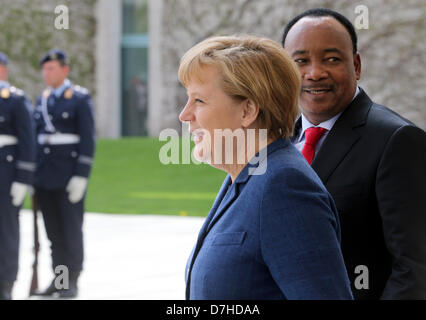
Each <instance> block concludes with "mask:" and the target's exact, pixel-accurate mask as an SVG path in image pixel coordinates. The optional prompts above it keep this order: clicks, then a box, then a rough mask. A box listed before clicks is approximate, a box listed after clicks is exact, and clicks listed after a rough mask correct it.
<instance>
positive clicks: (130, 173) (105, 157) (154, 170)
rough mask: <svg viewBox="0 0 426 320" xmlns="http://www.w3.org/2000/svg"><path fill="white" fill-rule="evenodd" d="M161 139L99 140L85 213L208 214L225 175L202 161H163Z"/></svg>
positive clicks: (162, 142) (162, 143)
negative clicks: (165, 162) (192, 162)
mask: <svg viewBox="0 0 426 320" xmlns="http://www.w3.org/2000/svg"><path fill="white" fill-rule="evenodd" d="M165 143H166V142H164V141H159V140H158V139H156V138H124V139H120V140H98V142H97V149H96V156H95V163H94V166H93V170H92V175H91V179H90V182H89V189H88V197H87V201H86V211H89V212H103V213H130V214H164V215H188V216H205V215H207V214H208V212H209V210H210V207H211V205H212V204H213V201H214V199H215V197H216V194H217V192H218V190H219V188H220V186H221V183H222V181H223V179H224V178H225V175H226V174H225V173H224V172H223V171H219V170H217V169H214V168H212V167H210V166H208V165H205V164H200V165H196V164H173V165H164V164H162V163H161V162H160V160H159V151H160V148H161V147H162V146H163V145H164V144H165ZM28 203H29V202H28V199H27V202H26V206H27V207H28Z"/></svg>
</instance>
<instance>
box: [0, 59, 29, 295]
mask: <svg viewBox="0 0 426 320" xmlns="http://www.w3.org/2000/svg"><path fill="white" fill-rule="evenodd" d="M7 63H8V59H7V56H6V55H5V54H3V53H0V300H10V299H11V292H12V287H13V283H14V282H15V280H16V276H17V273H18V255H19V215H18V214H19V210H20V209H21V206H22V202H23V201H24V198H25V194H26V192H27V190H28V187H29V186H30V185H32V182H33V176H34V172H35V168H36V164H35V136H34V126H33V124H32V120H31V110H30V108H31V107H30V106H29V103H28V100H27V99H25V96H24V93H23V91H22V90H19V89H17V88H15V87H12V86H10V85H9V83H8V82H7V77H8V70H7Z"/></svg>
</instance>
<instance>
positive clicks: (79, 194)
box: [66, 176, 87, 203]
mask: <svg viewBox="0 0 426 320" xmlns="http://www.w3.org/2000/svg"><path fill="white" fill-rule="evenodd" d="M86 187H87V178H84V177H80V176H74V177H72V178H71V179H70V181H69V182H68V185H67V188H66V190H67V191H68V193H69V195H68V199H69V201H70V202H71V203H77V202H79V201H80V200H81V199H83V196H84V192H85V191H86Z"/></svg>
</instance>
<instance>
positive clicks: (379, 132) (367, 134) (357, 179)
mask: <svg viewBox="0 0 426 320" xmlns="http://www.w3.org/2000/svg"><path fill="white" fill-rule="evenodd" d="M300 129H301V119H300V118H299V119H298V121H297V123H296V128H295V137H297V136H298V135H299V133H300ZM312 168H313V169H314V170H315V171H316V172H317V174H318V175H319V177H320V178H321V180H322V181H323V183H324V185H325V186H326V188H327V189H328V191H329V192H330V193H331V195H332V196H333V198H334V200H335V203H336V206H337V209H338V211H339V218H340V221H341V229H342V251H343V256H344V259H345V264H346V267H347V271H348V274H349V278H350V280H351V286H352V291H353V294H354V298H355V299H379V298H382V299H426V134H425V132H424V131H423V130H421V129H419V128H417V127H416V126H414V125H413V124H412V123H411V122H409V121H408V120H406V119H404V118H402V117H401V116H399V115H398V114H396V113H395V112H393V111H391V110H390V109H388V108H386V107H384V106H381V105H378V104H376V103H374V102H372V101H371V100H370V98H369V97H368V96H367V94H366V93H365V92H364V91H363V90H361V92H360V93H359V94H358V96H357V97H356V98H355V99H354V100H353V101H352V103H351V104H350V105H349V106H348V107H347V108H346V109H345V111H344V112H343V113H342V115H341V116H340V117H339V119H338V120H337V121H336V123H335V124H334V126H333V128H332V129H331V130H330V132H329V133H328V135H327V137H326V139H325V140H324V143H323V145H322V147H321V149H320V150H319V152H318V153H317V155H316V157H315V159H314V161H313V162H312ZM359 265H363V266H367V268H368V271H369V272H368V276H369V278H368V286H369V289H357V288H356V286H355V280H356V279H357V277H358V279H357V280H358V282H359V283H358V288H359V287H360V284H364V285H366V284H367V283H366V282H365V281H360V280H365V278H364V277H365V275H366V273H365V269H364V270H362V271H361V270H357V273H355V268H356V267H357V266H359ZM361 268H363V267H361ZM360 276H362V277H361V278H359V277H360Z"/></svg>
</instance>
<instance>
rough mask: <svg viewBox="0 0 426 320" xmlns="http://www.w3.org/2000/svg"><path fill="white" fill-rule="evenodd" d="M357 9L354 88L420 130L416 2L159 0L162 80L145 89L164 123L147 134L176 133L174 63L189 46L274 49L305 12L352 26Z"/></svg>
mask: <svg viewBox="0 0 426 320" xmlns="http://www.w3.org/2000/svg"><path fill="white" fill-rule="evenodd" d="M152 2H156V1H155V0H153V1H152ZM359 4H363V5H366V6H367V8H368V10H369V28H368V29H367V30H357V33H358V37H359V51H360V54H361V56H362V65H363V72H362V79H361V81H360V85H361V86H362V87H363V88H364V89H366V91H367V93H368V94H369V95H370V96H371V97H372V98H373V100H374V101H376V102H378V103H381V104H385V105H387V106H389V107H390V108H392V109H393V110H395V111H396V112H398V113H400V114H401V115H403V116H405V117H406V118H408V119H410V120H411V121H413V122H415V123H416V124H417V125H418V126H420V127H422V128H423V129H426V111H425V106H424V104H425V101H426V90H424V88H425V87H426V76H425V74H424V68H425V65H426V41H425V40H426V35H425V33H426V23H425V19H424V17H425V16H426V3H425V2H424V1H423V0H408V1H397V0H366V1H362V2H359V3H358V2H354V1H351V0H339V1H334V0H333V1H330V0H329V1H326V0H304V1H295V0H262V1H252V0H232V1H229V0H215V1H208V0H197V1H193V0H165V1H164V3H163V11H162V22H161V29H160V31H158V30H157V32H156V36H158V37H159V39H156V40H155V43H156V48H155V50H156V54H159V55H160V57H159V58H158V57H156V59H157V58H158V59H161V64H157V65H156V67H155V69H154V70H153V69H151V70H150V72H151V74H153V73H154V72H155V73H159V74H160V75H161V78H162V79H161V88H156V89H155V90H154V89H153V90H151V92H152V93H153V94H156V95H158V97H156V98H152V100H151V101H150V102H151V104H150V110H152V109H155V112H156V113H161V114H162V115H163V116H162V117H161V121H160V120H156V121H157V123H155V125H154V124H153V126H152V127H151V129H152V130H151V134H152V135H157V134H158V132H159V131H160V130H161V129H163V128H176V129H179V128H180V124H179V121H178V119H177V116H178V113H179V112H180V110H181V109H182V107H183V106H184V104H185V101H186V94H185V90H184V88H182V86H181V85H180V84H179V82H178V79H177V69H178V66H179V59H180V57H181V56H182V55H183V54H184V53H185V52H186V50H188V49H189V48H190V47H191V46H193V45H194V44H195V43H197V42H199V41H201V40H203V39H205V38H207V37H209V36H213V35H229V34H235V33H250V34H256V35H260V36H266V37H269V38H272V39H274V40H276V41H278V42H280V41H281V34H282V31H283V28H284V26H285V24H286V23H287V22H288V21H289V20H290V19H291V18H292V17H293V16H295V15H297V14H298V13H301V12H302V11H304V10H306V9H309V8H315V7H328V8H332V9H335V10H337V11H339V12H341V13H343V14H344V15H346V16H347V17H348V18H349V19H350V20H351V21H352V22H353V23H354V22H355V19H356V17H357V16H358V15H357V14H356V13H355V8H356V6H357V5H359ZM151 41H153V40H151ZM158 42H160V44H161V45H160V48H158ZM153 50H154V49H153ZM157 50H158V51H157ZM151 59H152V56H151ZM158 81H159V79H157V81H156V82H155V85H156V86H157V85H158ZM160 110H161V111H160ZM158 119H160V118H158Z"/></svg>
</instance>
